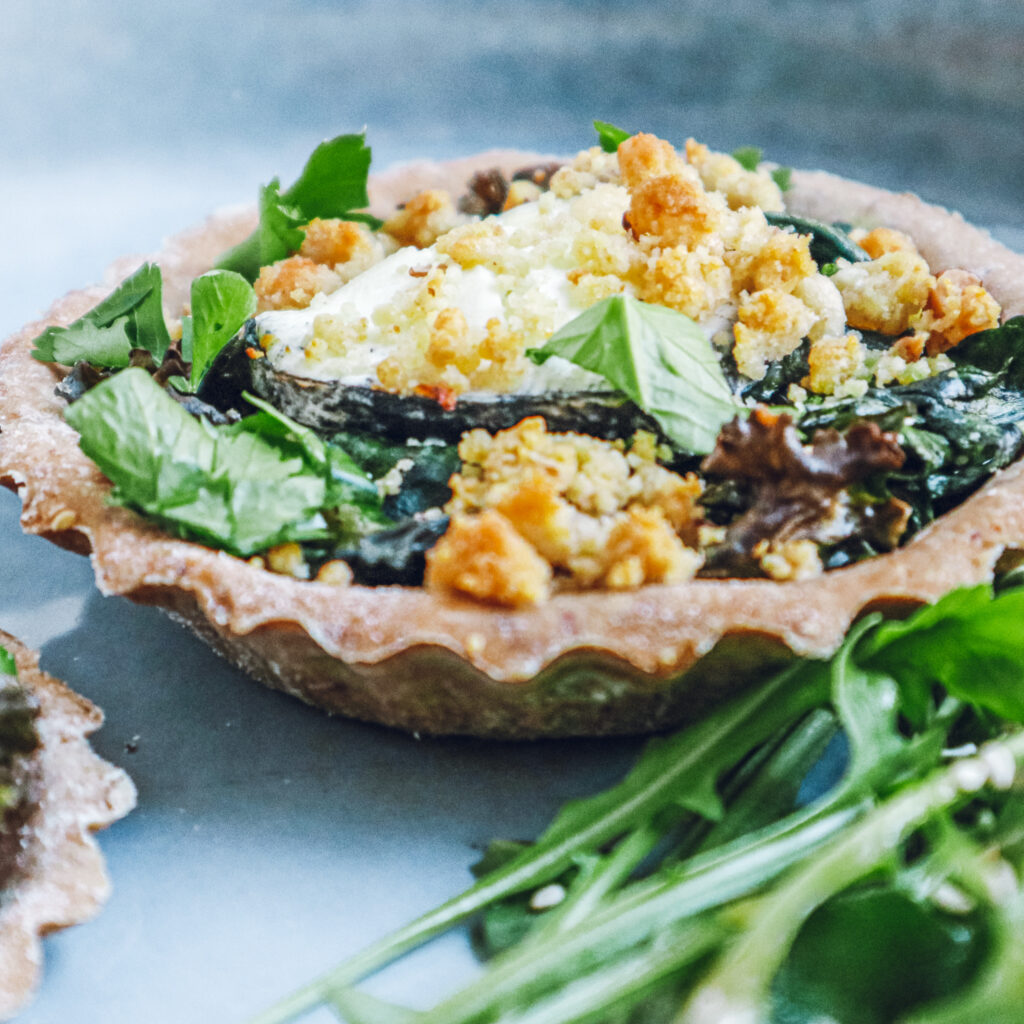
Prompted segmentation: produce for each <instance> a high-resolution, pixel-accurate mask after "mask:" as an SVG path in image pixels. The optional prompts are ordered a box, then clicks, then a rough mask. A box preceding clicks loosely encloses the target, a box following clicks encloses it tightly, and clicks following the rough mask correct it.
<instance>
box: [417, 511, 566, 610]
mask: <svg viewBox="0 0 1024 1024" xmlns="http://www.w3.org/2000/svg"><path fill="white" fill-rule="evenodd" d="M424 583H425V584H426V586H427V587H430V588H433V589H436V590H437V589H439V590H456V591H459V592H460V593H463V594H469V595H470V596H471V597H475V598H478V599H479V600H482V601H489V602H492V603H494V604H501V605H508V606H511V607H519V606H522V605H530V604H538V603H540V602H541V601H544V600H546V599H547V596H548V590H549V587H550V583H551V566H550V565H548V563H547V562H546V561H545V560H544V559H543V558H541V556H540V555H539V554H537V552H536V551H535V550H534V548H533V546H532V545H531V544H530V543H529V541H527V540H525V539H524V538H523V537H522V536H521V535H520V534H519V533H518V532H517V531H516V529H515V527H514V526H513V525H512V524H511V523H510V522H509V521H508V520H507V519H506V518H505V517H504V516H503V515H502V514H501V513H500V512H497V511H495V510H493V509H489V510H488V511H486V512H481V513H479V514H477V515H465V516H453V517H452V521H451V524H450V526H449V527H448V531H447V533H445V535H444V536H443V537H442V538H441V539H440V541H438V543H437V544H436V545H435V546H434V547H433V548H432V549H431V550H430V551H428V552H427V572H426V576H425V578H424Z"/></svg>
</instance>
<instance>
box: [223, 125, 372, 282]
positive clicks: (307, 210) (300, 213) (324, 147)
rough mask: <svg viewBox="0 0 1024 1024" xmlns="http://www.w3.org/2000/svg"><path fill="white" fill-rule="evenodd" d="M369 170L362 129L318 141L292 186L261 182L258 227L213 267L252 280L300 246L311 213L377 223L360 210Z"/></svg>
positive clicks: (278, 182)
mask: <svg viewBox="0 0 1024 1024" xmlns="http://www.w3.org/2000/svg"><path fill="white" fill-rule="evenodd" d="M369 171H370V147H369V146H367V145H366V134H365V132H360V133H359V134H358V135H339V136H337V137H336V138H333V139H330V140H328V141H327V142H323V143H321V144H320V145H319V146H317V148H316V149H315V150H314V151H313V154H312V155H311V156H310V158H309V160H308V161H306V166H305V167H304V168H303V170H302V174H301V175H300V176H299V178H298V180H297V181H296V182H295V184H293V185H292V186H291V188H288V189H286V190H285V191H284V192H282V191H281V182H280V179H278V178H274V179H273V180H272V181H271V182H270V183H269V184H267V185H264V186H263V188H262V189H261V190H260V198H259V212H260V223H259V226H258V227H257V228H256V230H255V231H254V232H253V233H252V234H251V235H250V236H249V237H248V238H247V239H246V240H245V241H244V242H241V243H239V244H238V245H236V246H235V247H234V248H232V249H229V250H228V251H227V252H225V253H223V254H222V255H221V256H220V258H219V259H218V260H217V267H218V268H219V269H221V270H234V271H236V272H237V273H239V274H241V275H242V276H243V277H244V278H246V280H248V281H254V280H255V279H256V277H257V275H258V274H259V270H260V267H262V266H266V265H268V264H270V263H275V262H276V261H277V260H280V259H284V258H285V257H286V256H290V255H291V254H292V253H294V252H295V251H297V250H298V248H299V246H301V245H302V240H303V238H304V237H305V232H304V231H303V230H302V228H303V225H305V224H308V223H309V222H310V221H311V220H313V219H314V218H315V217H325V218H328V217H343V218H345V219H347V220H360V221H363V222H364V223H367V224H370V225H371V226H374V227H379V226H380V221H379V220H377V219H376V218H375V217H371V216H370V215H369V214H367V213H365V212H362V211H363V208H364V207H365V206H366V205H367V204H368V203H369V196H368V194H367V190H366V182H367V177H368V175H369Z"/></svg>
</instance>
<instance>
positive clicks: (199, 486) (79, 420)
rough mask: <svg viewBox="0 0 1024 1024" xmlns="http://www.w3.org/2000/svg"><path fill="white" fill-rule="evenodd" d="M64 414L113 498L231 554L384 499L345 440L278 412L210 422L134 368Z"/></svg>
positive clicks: (319, 531)
mask: <svg viewBox="0 0 1024 1024" xmlns="http://www.w3.org/2000/svg"><path fill="white" fill-rule="evenodd" d="M66 417H67V420H68V422H69V423H70V424H71V426H73V427H74V428H75V429H76V430H77V431H78V432H79V434H80V435H81V437H80V444H81V447H82V450H83V451H84V452H85V453H86V455H88V456H89V458H91V459H92V460H93V461H94V462H95V463H96V464H97V465H98V466H99V467H100V469H101V470H103V472H104V473H105V474H106V475H107V476H108V477H109V478H110V479H111V481H112V483H113V484H114V491H113V500H114V501H116V502H118V503H120V504H124V505H128V506H130V507H132V508H136V509H138V510H140V511H142V512H144V513H146V514H147V515H150V516H152V517H153V518H154V519H156V520H157V521H158V522H160V523H162V524H163V525H164V526H166V527H167V528H168V529H170V530H172V531H174V532H176V533H178V534H179V535H181V536H184V537H190V538H194V539H197V540H200V541H203V542H205V543H208V544H212V545H213V546H216V547H220V548H224V549H226V550H228V551H230V552H232V553H234V554H238V555H242V556H247V555H251V554H253V553H255V552H257V551H262V550H265V549H266V548H268V547H272V546H273V545H275V544H280V543H283V542H285V541H305V540H318V539H319V540H323V539H327V538H330V537H331V536H332V535H333V533H334V532H335V531H336V530H337V527H336V526H335V525H333V523H332V520H333V517H334V516H336V515H338V514H339V513H342V514H343V513H344V512H345V510H346V509H348V510H350V511H353V512H354V513H355V514H356V515H357V516H361V515H362V514H364V513H365V512H366V511H369V512H371V513H372V512H374V511H375V509H376V508H377V507H378V506H377V499H376V488H375V487H374V485H373V483H372V481H369V480H367V479H366V478H365V476H363V475H362V474H361V473H359V471H358V470H357V469H356V468H355V467H353V465H352V463H351V460H350V459H349V458H348V457H347V456H346V455H345V454H344V453H343V452H341V451H340V449H334V448H332V447H331V446H328V445H326V444H325V443H324V442H323V441H321V440H320V439H319V438H317V437H316V435H315V434H312V432H310V431H307V430H306V429H305V428H304V427H300V426H299V425H298V424H293V423H291V421H289V420H287V419H286V417H284V416H282V415H281V414H280V413H277V412H276V411H275V412H271V411H269V410H266V409H264V410H262V412H261V414H260V415H259V416H251V417H248V418H247V419H245V420H243V421H241V422H240V423H237V424H233V425H232V426H228V427H221V428H216V427H212V426H210V425H209V424H208V423H207V422H205V421H203V420H197V419H194V418H193V417H192V416H190V415H189V414H188V413H187V412H186V411H185V410H184V409H183V408H182V407H181V406H180V405H179V404H178V403H176V402H175V401H174V400H173V399H171V398H170V397H169V396H168V395H166V394H165V393H164V392H163V391H162V390H161V388H160V387H159V386H158V385H157V384H155V383H154V382H153V380H152V378H151V377H150V376H149V374H147V373H146V372H145V371H143V370H140V369H137V368H131V369H127V370H124V371H122V372H121V373H119V374H116V375H115V376H113V377H111V378H109V379H108V380H106V381H104V382H103V383H101V384H99V385H97V386H96V387H95V388H93V389H92V390H91V391H89V392H87V393H86V394H85V395H83V396H82V397H81V398H80V399H79V400H78V401H77V402H75V403H74V404H73V405H71V406H69V408H68V410H67V413H66Z"/></svg>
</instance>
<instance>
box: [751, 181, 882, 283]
mask: <svg viewBox="0 0 1024 1024" xmlns="http://www.w3.org/2000/svg"><path fill="white" fill-rule="evenodd" d="M779 187H780V188H781V187H782V186H781V185H780V186H779ZM765 217H766V218H767V219H768V223H769V224H774V225H775V226H776V227H779V228H792V229H793V230H794V231H796V232H797V233H798V234H801V235H810V236H811V256H812V257H813V259H814V262H815V263H817V264H818V266H824V265H826V264H829V263H835V261H836V260H837V259H840V258H842V259H846V260H849V261H850V262H851V263H858V262H860V261H862V260H867V259H870V258H871V257H869V256H868V254H867V253H866V252H865V251H864V250H863V249H862V248H861V247H860V246H859V245H857V243H856V242H854V241H853V239H852V238H850V236H849V235H848V234H847V233H846V232H845V231H843V230H842V228H839V227H836V226H835V225H834V224H825V223H823V222H822V221H820V220H814V219H813V218H811V217H797V216H796V215H795V214H792V213H766V214H765Z"/></svg>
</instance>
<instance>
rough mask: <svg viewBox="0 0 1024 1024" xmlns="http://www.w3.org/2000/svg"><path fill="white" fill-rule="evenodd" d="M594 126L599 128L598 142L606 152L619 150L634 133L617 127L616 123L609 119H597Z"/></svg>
mask: <svg viewBox="0 0 1024 1024" xmlns="http://www.w3.org/2000/svg"><path fill="white" fill-rule="evenodd" d="M594 128H596V129H597V139H598V142H599V143H600V145H601V148H602V149H603V150H604V151H605V152H606V153H615V152H617V151H618V148H619V146H620V145H621V144H622V143H623V142H625V141H626V139H628V138H631V137H632V135H633V133H632V132H627V131H624V130H623V129H622V128H616V127H615V125H613V124H609V123H608V122H607V121H595V122H594Z"/></svg>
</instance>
